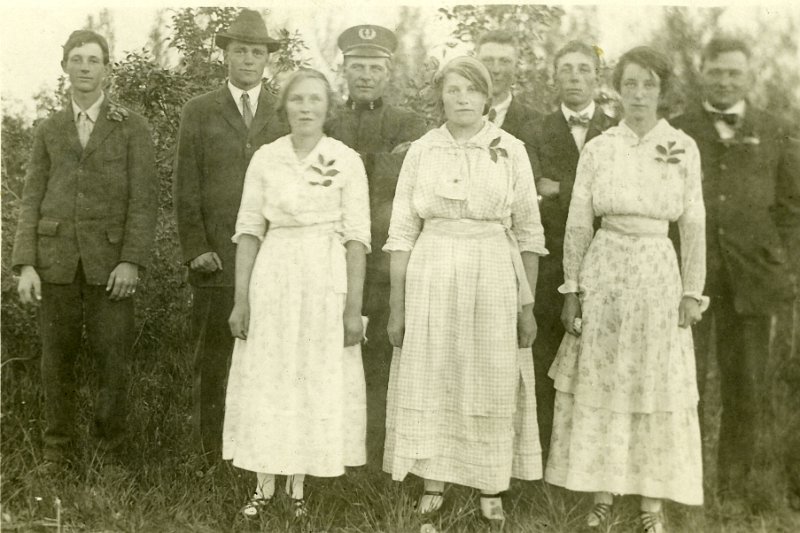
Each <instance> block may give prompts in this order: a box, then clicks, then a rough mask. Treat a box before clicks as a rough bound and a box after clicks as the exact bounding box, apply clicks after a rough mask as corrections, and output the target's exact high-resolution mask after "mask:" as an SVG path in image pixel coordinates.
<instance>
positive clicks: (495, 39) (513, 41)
mask: <svg viewBox="0 0 800 533" xmlns="http://www.w3.org/2000/svg"><path fill="white" fill-rule="evenodd" d="M486 43H497V44H510V45H511V46H513V47H514V49H515V50H516V49H518V48H519V41H518V40H517V38H516V37H514V34H513V33H511V32H510V31H508V30H491V31H487V32H486V33H484V34H483V35H481V36H480V38H478V46H477V48H480V47H481V46H483V45H484V44H486Z"/></svg>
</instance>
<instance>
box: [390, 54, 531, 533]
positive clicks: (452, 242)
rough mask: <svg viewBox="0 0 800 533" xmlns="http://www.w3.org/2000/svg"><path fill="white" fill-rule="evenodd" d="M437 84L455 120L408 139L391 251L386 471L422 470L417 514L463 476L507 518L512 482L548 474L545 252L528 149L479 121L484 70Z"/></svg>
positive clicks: (457, 67)
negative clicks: (539, 408)
mask: <svg viewBox="0 0 800 533" xmlns="http://www.w3.org/2000/svg"><path fill="white" fill-rule="evenodd" d="M435 89H436V92H437V93H438V95H439V97H440V102H439V103H440V105H441V107H442V108H443V111H444V116H445V118H446V122H445V124H444V125H443V126H441V127H440V128H437V129H435V130H432V131H430V132H428V133H427V134H426V135H424V136H423V137H422V138H420V139H419V140H417V141H415V142H413V143H412V144H411V147H410V149H409V151H408V153H407V154H406V158H405V160H404V162H403V167H402V170H401V172H400V176H399V178H398V183H397V191H396V194H395V199H394V204H393V208H392V218H391V223H390V227H389V238H388V240H387V242H386V245H385V246H384V248H383V249H384V250H385V251H389V252H391V254H392V256H391V296H390V307H391V312H390V318H389V325H388V333H389V339H390V341H391V342H392V344H393V345H394V346H395V347H396V348H395V352H394V357H393V359H392V367H391V373H390V378H389V394H388V399H387V420H386V443H385V450H384V464H383V468H384V470H385V471H386V472H389V473H391V474H392V477H393V478H394V479H396V480H402V479H404V478H405V477H406V475H407V474H408V473H413V474H415V475H417V476H420V477H422V478H424V480H425V481H424V483H425V491H424V493H423V495H422V497H421V498H420V501H419V503H418V510H419V511H420V512H422V513H426V512H432V511H435V510H438V509H439V508H440V507H441V505H442V503H443V490H444V485H445V483H446V482H447V483H458V484H461V485H466V486H469V487H474V488H476V489H479V490H480V491H481V499H480V501H481V511H482V515H483V516H484V518H486V519H489V520H493V521H497V522H502V520H503V519H504V514H503V509H502V502H501V500H500V494H498V493H500V492H502V491H504V490H506V489H507V488H508V486H509V482H510V478H511V477H512V476H513V477H516V478H520V479H529V480H530V479H539V478H540V477H541V448H540V446H539V438H538V428H537V424H536V400H535V394H534V378H533V361H532V358H531V352H530V346H531V344H532V343H533V339H534V338H535V336H536V322H535V321H534V318H533V311H532V309H533V294H532V290H534V289H535V287H536V274H537V267H538V258H539V256H540V255H545V254H546V253H547V250H546V249H545V247H544V233H543V230H542V226H541V224H540V221H539V209H538V205H537V201H536V190H535V186H534V182H533V174H532V172H531V166H530V162H529V161H528V156H527V154H526V152H525V147H524V145H523V143H522V142H521V141H519V140H517V139H516V138H514V137H512V136H511V135H509V134H508V133H506V132H504V131H503V130H501V129H500V128H498V127H497V126H495V125H494V124H492V123H491V122H489V121H487V120H484V118H483V115H484V113H485V112H486V110H487V109H488V103H489V95H490V94H492V89H491V78H490V75H489V72H488V71H487V70H486V68H485V67H484V66H483V65H482V64H481V63H480V62H479V61H477V60H476V59H474V58H468V57H461V58H456V59H454V60H452V61H451V62H450V63H448V64H447V65H445V67H444V68H443V69H442V71H441V72H440V73H439V74H438V75H437V76H436V78H435ZM401 348H402V349H401Z"/></svg>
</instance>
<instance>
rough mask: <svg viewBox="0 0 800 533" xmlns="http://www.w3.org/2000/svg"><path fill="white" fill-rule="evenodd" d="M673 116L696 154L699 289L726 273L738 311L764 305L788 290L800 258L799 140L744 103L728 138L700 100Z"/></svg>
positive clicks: (709, 288)
mask: <svg viewBox="0 0 800 533" xmlns="http://www.w3.org/2000/svg"><path fill="white" fill-rule="evenodd" d="M673 124H674V126H675V127H677V128H680V129H682V130H683V131H685V132H686V133H687V134H689V135H690V136H691V137H692V138H693V139H694V140H695V142H696V143H697V146H698V148H699V149H700V155H701V159H702V167H703V197H704V200H705V205H706V217H707V221H706V231H707V246H708V253H707V265H708V275H707V276H706V292H707V293H708V294H709V295H710V296H711V297H712V298H713V297H714V296H718V295H720V294H721V292H720V291H721V289H722V287H723V284H722V280H721V277H722V276H723V275H727V277H728V279H729V280H730V284H731V287H732V290H733V293H734V305H735V306H736V310H737V311H738V312H740V313H743V314H766V313H771V312H772V310H774V308H775V305H776V304H778V303H780V302H782V301H785V300H786V299H787V298H791V297H792V294H793V282H792V279H791V277H792V276H791V271H792V268H791V266H790V265H791V264H792V260H794V265H797V264H798V262H800V261H798V253H799V252H800V143H799V142H798V141H797V138H796V137H795V138H794V139H792V138H791V137H790V129H789V126H788V124H786V123H785V122H784V121H783V120H781V119H779V118H777V117H773V116H770V115H768V114H767V113H765V112H763V111H761V110H759V109H756V108H754V107H753V106H752V105H749V104H748V105H747V110H746V112H745V116H744V119H743V121H742V124H741V126H740V127H739V128H738V130H737V135H736V137H735V139H734V141H733V142H723V141H722V140H721V139H720V138H719V134H718V133H717V130H716V128H715V127H714V123H713V121H712V119H711V117H710V116H709V114H708V113H707V112H706V111H705V110H704V109H703V108H702V106H700V105H697V106H695V107H694V108H691V109H689V110H688V111H687V113H686V114H684V115H682V116H680V117H677V118H676V119H675V120H673ZM791 133H794V132H791Z"/></svg>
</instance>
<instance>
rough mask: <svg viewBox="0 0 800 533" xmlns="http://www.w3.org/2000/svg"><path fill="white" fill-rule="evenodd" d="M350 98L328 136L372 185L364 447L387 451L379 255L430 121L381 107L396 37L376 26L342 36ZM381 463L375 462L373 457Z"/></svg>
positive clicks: (384, 257) (384, 268)
mask: <svg viewBox="0 0 800 533" xmlns="http://www.w3.org/2000/svg"><path fill="white" fill-rule="evenodd" d="M338 45H339V48H340V49H341V51H342V53H343V55H344V64H343V69H344V77H345V79H346V81H347V89H348V95H349V98H348V100H347V102H346V103H345V105H344V106H343V107H342V108H341V109H339V110H338V113H337V114H336V116H335V117H334V118H333V120H332V121H331V123H330V128H329V129H330V131H329V134H330V135H331V137H334V138H336V139H338V140H340V141H342V142H343V143H345V144H346V145H348V146H349V147H350V148H352V149H354V150H356V151H357V152H358V153H360V154H361V157H362V158H363V160H364V166H365V168H366V170H367V178H368V180H369V199H370V214H371V218H372V250H373V251H374V252H373V253H372V254H370V255H369V256H368V257H367V276H366V280H365V285H364V308H365V312H366V314H367V315H369V318H370V322H369V326H368V330H367V338H368V339H369V341H368V342H367V344H366V346H365V350H364V353H365V356H364V370H365V377H366V382H367V416H368V425H367V446H368V449H369V450H370V454H371V455H372V454H373V453H380V450H381V449H382V448H383V434H384V415H385V412H386V409H385V405H386V388H387V384H388V380H389V363H390V360H391V356H390V354H391V345H390V344H389V340H388V337H387V334H386V322H387V319H388V309H389V306H388V305H387V302H388V301H389V254H385V253H381V252H380V250H381V248H382V247H383V245H384V243H385V242H386V237H387V234H388V232H389V219H390V217H391V211H392V200H393V199H394V190H395V186H396V185H397V176H398V174H399V173H400V167H401V166H402V164H403V157H404V156H405V150H406V149H407V148H408V144H409V143H410V142H411V141H414V140H416V139H418V138H419V137H421V136H422V134H423V133H425V130H426V127H425V121H424V120H423V119H422V117H419V116H418V115H416V114H415V113H413V112H412V111H410V110H407V109H402V108H399V107H396V106H392V105H389V104H387V103H386V102H384V100H383V96H384V94H385V91H386V88H387V84H388V82H389V79H390V77H391V70H392V54H393V53H394V51H395V49H396V48H397V37H396V36H395V35H394V33H392V31H391V30H389V29H387V28H384V27H382V26H376V25H373V24H364V25H360V26H353V27H351V28H348V29H347V30H345V31H344V32H342V34H341V35H340V36H339V39H338ZM376 459H377V458H376Z"/></svg>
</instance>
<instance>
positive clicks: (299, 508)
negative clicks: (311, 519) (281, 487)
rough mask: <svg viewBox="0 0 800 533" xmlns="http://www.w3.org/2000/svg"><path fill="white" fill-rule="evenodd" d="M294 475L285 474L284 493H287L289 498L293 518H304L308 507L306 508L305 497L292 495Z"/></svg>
mask: <svg viewBox="0 0 800 533" xmlns="http://www.w3.org/2000/svg"><path fill="white" fill-rule="evenodd" d="M293 487H294V476H293V475H290V476H286V494H288V495H289V499H290V500H291V502H292V503H291V504H290V505H291V508H292V514H293V516H294V517H295V518H304V517H306V516H307V515H308V509H307V508H306V499H305V497H303V498H295V497H294V488H293Z"/></svg>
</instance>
